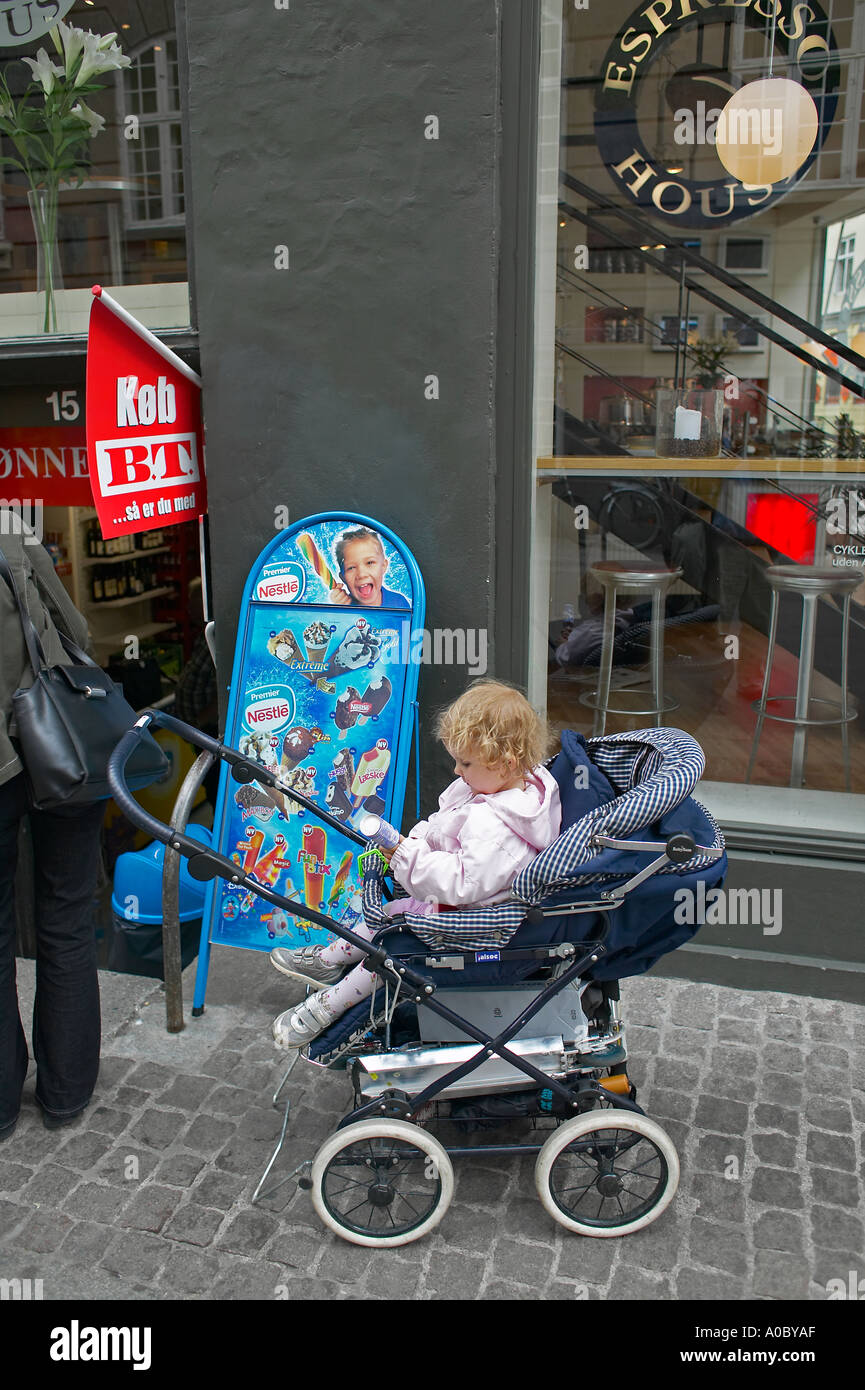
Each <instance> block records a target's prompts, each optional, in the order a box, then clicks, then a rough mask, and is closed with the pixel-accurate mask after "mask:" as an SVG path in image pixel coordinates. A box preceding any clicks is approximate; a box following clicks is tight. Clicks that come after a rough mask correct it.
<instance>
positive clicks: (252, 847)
mask: <svg viewBox="0 0 865 1390" xmlns="http://www.w3.org/2000/svg"><path fill="white" fill-rule="evenodd" d="M263 841H264V831H263V830H252V829H249V830H247V832H246V843H245V844H244V842H243V841H242V840H241V841H240V842H239V844H238V846H237V848H238V849H239V850H242V851H243V855H242V858H241V861H240V867H241V868H242V869H243V872H244V873H245V874H248V873H249V871H250V869H251V868H252V866H253V864H254V863H255V861H256V859H257V858H258V851H259V850H260V849H261V846H262V843H263Z"/></svg>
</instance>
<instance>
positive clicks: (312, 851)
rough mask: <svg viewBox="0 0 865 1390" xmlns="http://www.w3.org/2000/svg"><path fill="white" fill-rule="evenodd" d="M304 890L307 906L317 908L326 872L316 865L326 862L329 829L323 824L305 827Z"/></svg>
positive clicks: (303, 853) (303, 851)
mask: <svg viewBox="0 0 865 1390" xmlns="http://www.w3.org/2000/svg"><path fill="white" fill-rule="evenodd" d="M301 853H302V855H303V890H304V897H305V898H306V905H307V907H313V908H317V907H318V906H319V905H320V903H321V899H322V894H323V892H324V874H323V872H322V871H321V870H320V869H318V868H317V867H316V865H318V864H323V863H324V856H325V854H326V853H327V831H326V830H325V829H324V827H323V826H321V825H305V826H304V827H303V849H302V851H301Z"/></svg>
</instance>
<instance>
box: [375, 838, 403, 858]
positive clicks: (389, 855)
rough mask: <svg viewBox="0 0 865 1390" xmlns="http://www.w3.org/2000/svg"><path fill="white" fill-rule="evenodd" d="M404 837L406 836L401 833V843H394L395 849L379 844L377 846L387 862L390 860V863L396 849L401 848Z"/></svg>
mask: <svg viewBox="0 0 865 1390" xmlns="http://www.w3.org/2000/svg"><path fill="white" fill-rule="evenodd" d="M404 839H405V836H404V835H400V837H399V844H396V845H394V847H393V849H384V848H383V847H382V846H381V845H378V846H377V849H378V852H379V854H380V855H381V857H382V859H386V860H387V862H388V864H389V863H390V861H391V859H392V858H393V856H394V855H395V854H396V851H397V850H398V849H399V846H400V845H401V844H402V842H403V840H404Z"/></svg>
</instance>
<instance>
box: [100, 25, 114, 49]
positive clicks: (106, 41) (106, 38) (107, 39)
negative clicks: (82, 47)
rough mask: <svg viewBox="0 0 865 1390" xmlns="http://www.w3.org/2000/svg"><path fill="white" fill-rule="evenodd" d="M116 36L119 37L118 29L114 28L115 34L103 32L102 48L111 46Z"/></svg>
mask: <svg viewBox="0 0 865 1390" xmlns="http://www.w3.org/2000/svg"><path fill="white" fill-rule="evenodd" d="M116 38H117V30H116V29H115V30H114V32H113V34H103V35H102V38H101V39H100V40H99V47H100V48H102V49H105V48H110V47H111V45H112V44H113V42H114V40H115V39H116Z"/></svg>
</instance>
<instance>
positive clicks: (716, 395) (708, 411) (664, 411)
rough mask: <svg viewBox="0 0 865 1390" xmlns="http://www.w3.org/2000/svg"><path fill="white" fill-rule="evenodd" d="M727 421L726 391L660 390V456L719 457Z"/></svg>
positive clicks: (657, 438)
mask: <svg viewBox="0 0 865 1390" xmlns="http://www.w3.org/2000/svg"><path fill="white" fill-rule="evenodd" d="M723 421H724V392H723V391H718V390H714V391H706V390H697V389H694V390H691V391H670V390H662V391H658V393H657V398H656V401H655V453H656V455H657V457H658V458H686V459H701V458H707V459H708V458H717V457H718V455H719V454H720V452H721V429H722V425H723Z"/></svg>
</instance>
